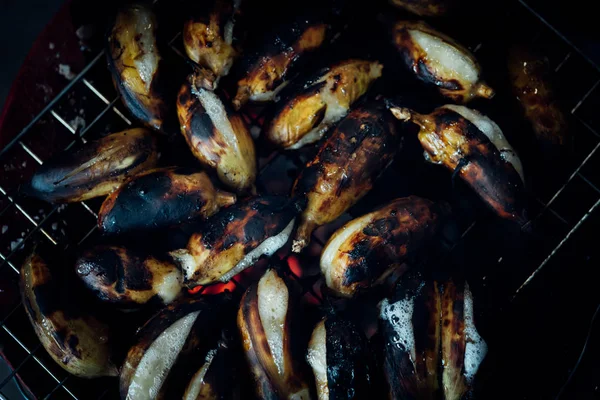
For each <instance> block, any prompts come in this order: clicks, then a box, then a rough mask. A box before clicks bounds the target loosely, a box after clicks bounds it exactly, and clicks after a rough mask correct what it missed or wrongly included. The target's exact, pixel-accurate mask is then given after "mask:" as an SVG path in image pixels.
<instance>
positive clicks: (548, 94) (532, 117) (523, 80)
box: [508, 47, 569, 158]
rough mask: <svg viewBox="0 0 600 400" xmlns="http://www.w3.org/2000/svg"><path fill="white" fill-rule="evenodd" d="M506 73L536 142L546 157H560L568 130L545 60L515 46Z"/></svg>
mask: <svg viewBox="0 0 600 400" xmlns="http://www.w3.org/2000/svg"><path fill="white" fill-rule="evenodd" d="M508 70H509V73H510V77H511V83H512V87H513V92H514V94H515V96H516V97H517V99H518V100H519V104H520V105H521V108H522V109H523V112H524V114H525V117H526V118H527V120H528V121H529V123H530V124H531V127H532V128H533V132H534V133H535V136H536V138H537V140H538V142H539V143H540V145H541V146H542V147H543V148H544V149H547V150H548V151H549V154H548V155H549V156H554V155H557V154H560V152H561V151H562V150H563V148H564V147H565V146H566V145H567V144H568V141H569V137H568V134H569V130H568V126H567V119H566V117H565V114H564V113H563V111H562V110H561V108H560V106H559V103H558V101H557V98H556V95H555V94H554V90H553V89H552V85H551V82H550V77H549V75H550V74H549V67H548V62H547V60H544V58H542V57H540V56H539V55H537V54H536V53H535V52H533V51H531V50H530V49H526V48H522V47H515V48H512V49H511V51H510V53H509V58H508ZM552 158H554V157H552Z"/></svg>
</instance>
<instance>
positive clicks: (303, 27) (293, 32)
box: [233, 18, 329, 110]
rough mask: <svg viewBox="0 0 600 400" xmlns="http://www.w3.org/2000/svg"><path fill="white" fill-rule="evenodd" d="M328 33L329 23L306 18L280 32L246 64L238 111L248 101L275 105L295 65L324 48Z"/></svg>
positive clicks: (252, 54) (297, 20)
mask: <svg viewBox="0 0 600 400" xmlns="http://www.w3.org/2000/svg"><path fill="white" fill-rule="evenodd" d="M328 30H329V26H328V25H327V24H326V23H323V22H321V21H317V22H315V21H311V20H310V19H306V18H297V19H296V20H295V21H294V22H292V23H288V24H282V25H281V26H280V27H279V28H276V30H275V32H274V33H273V34H272V35H271V37H268V38H266V39H265V41H264V42H263V45H262V48H260V49H258V50H256V51H254V52H252V53H251V54H250V55H249V56H247V57H246V58H245V60H243V63H244V65H245V68H244V76H243V77H242V78H241V79H240V80H239V81H238V88H237V93H236V95H235V98H234V99H233V106H234V108H235V109H236V110H239V109H240V108H242V106H243V105H244V104H246V103H247V102H248V100H250V101H260V102H263V101H272V100H273V99H274V98H275V96H276V95H277V93H278V92H279V91H280V90H281V89H282V88H283V87H284V86H285V85H286V84H287V81H286V79H287V75H288V73H289V70H290V68H291V67H292V65H293V64H294V63H295V62H296V61H297V59H298V58H300V57H301V56H303V55H304V54H305V53H307V52H310V51H314V50H316V49H318V48H319V47H321V45H322V44H323V43H324V42H325V38H326V36H327V31H328Z"/></svg>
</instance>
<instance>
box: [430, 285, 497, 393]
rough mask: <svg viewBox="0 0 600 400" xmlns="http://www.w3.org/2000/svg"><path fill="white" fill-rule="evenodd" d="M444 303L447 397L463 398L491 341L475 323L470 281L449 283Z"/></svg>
mask: <svg viewBox="0 0 600 400" xmlns="http://www.w3.org/2000/svg"><path fill="white" fill-rule="evenodd" d="M441 304H442V309H441V311H442V313H441V316H442V321H441V322H442V324H441V325H442V342H441V348H442V365H443V366H444V369H443V371H442V386H443V388H444V398H445V399H446V400H460V399H462V398H464V396H465V395H466V394H467V392H469V391H471V390H472V387H473V380H474V379H475V374H476V373H477V370H478V369H479V366H480V365H481V363H482V362H483V359H484V358H485V355H486V353H487V344H486V342H485V340H483V338H482V337H481V335H479V332H477V328H476V327H475V322H474V315H473V311H474V310H473V296H472V294H471V291H470V290H469V285H468V284H467V283H465V284H464V285H462V284H459V285H457V284H455V283H453V282H451V281H450V282H447V283H445V284H444V292H443V294H442V303H441Z"/></svg>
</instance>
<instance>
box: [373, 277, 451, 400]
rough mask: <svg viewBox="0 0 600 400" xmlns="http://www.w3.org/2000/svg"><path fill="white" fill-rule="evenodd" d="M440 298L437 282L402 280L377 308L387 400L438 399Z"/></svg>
mask: <svg viewBox="0 0 600 400" xmlns="http://www.w3.org/2000/svg"><path fill="white" fill-rule="evenodd" d="M441 311H442V302H441V294H440V291H439V287H438V284H437V282H424V281H422V280H420V279H404V280H403V281H402V284H400V285H398V286H397V287H396V293H395V294H394V296H393V298H392V299H390V300H388V299H385V300H383V301H382V302H381V303H380V304H379V331H380V333H381V336H382V337H383V363H382V364H383V372H384V377H385V381H386V383H387V390H388V398H389V399H391V400H400V399H430V400H433V399H437V398H439V391H440V385H439V383H438V382H439V373H438V369H439V368H440V365H441V357H440V346H441V325H440V315H441Z"/></svg>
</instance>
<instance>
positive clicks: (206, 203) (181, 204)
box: [98, 168, 236, 234]
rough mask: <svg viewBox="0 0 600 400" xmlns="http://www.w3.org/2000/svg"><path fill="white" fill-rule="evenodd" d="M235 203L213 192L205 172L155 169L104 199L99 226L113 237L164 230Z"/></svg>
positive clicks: (218, 191)
mask: <svg viewBox="0 0 600 400" xmlns="http://www.w3.org/2000/svg"><path fill="white" fill-rule="evenodd" d="M235 200H236V197H235V195H233V194H230V193H227V192H222V191H220V190H218V189H215V187H214V186H213V184H212V182H211V181H210V178H209V177H208V175H206V173H204V172H198V171H192V170H188V169H184V168H161V169H155V170H152V171H149V172H146V173H144V174H141V175H138V176H136V177H134V178H133V179H131V180H130V181H129V182H127V183H125V184H124V185H123V186H121V187H120V188H119V190H117V191H116V192H114V193H112V194H111V195H110V196H108V197H107V198H106V199H105V200H104V203H102V207H101V208H100V211H99V213H98V227H99V228H100V230H101V231H102V232H105V233H113V234H117V233H127V232H132V231H142V230H149V229H158V228H164V227H169V226H173V225H178V224H181V223H183V222H185V221H188V220H191V219H193V218H198V217H200V218H208V217H210V216H211V215H213V214H214V213H216V212H217V211H218V210H219V208H221V207H223V206H228V205H231V204H233V203H235Z"/></svg>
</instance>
